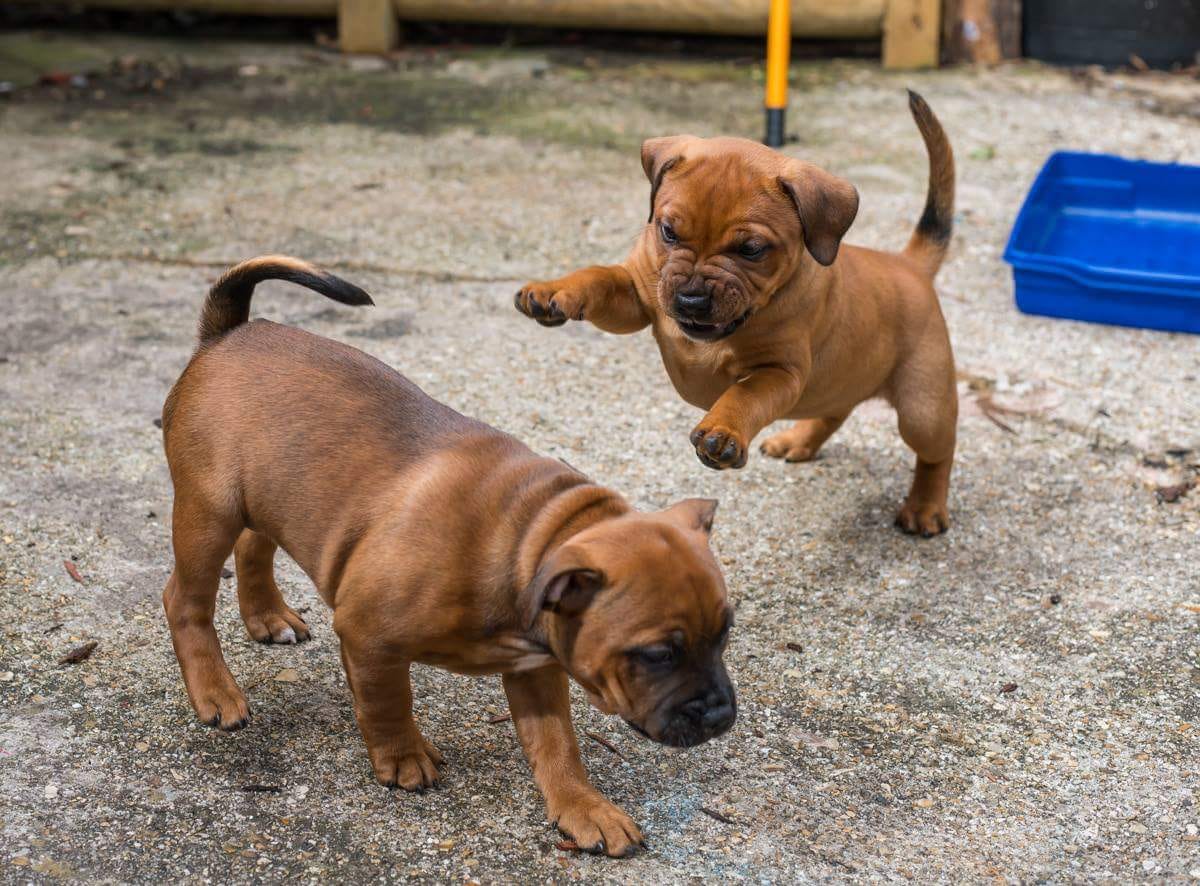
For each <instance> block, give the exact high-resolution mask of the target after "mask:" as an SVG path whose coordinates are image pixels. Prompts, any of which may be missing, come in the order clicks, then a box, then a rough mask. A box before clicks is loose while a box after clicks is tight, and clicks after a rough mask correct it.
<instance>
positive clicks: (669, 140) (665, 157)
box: [642, 135, 693, 222]
mask: <svg viewBox="0 0 1200 886" xmlns="http://www.w3.org/2000/svg"><path fill="white" fill-rule="evenodd" d="M692 137H693V136H690V135H668V136H664V137H663V138H648V139H646V140H645V141H644V142H642V169H644V170H645V171H646V178H648V179H650V217H649V218H648V219H646V221H647V222H651V221H653V220H654V198H655V197H657V196H658V189H659V187H660V186H661V185H662V180H663V176H665V175H666V174H667V172H668V171H669V170H670V169H671V167H672V166H674V165H675V164H676V163H678V162H679V161H680V160H681V159H683V158H682V157H681V156H680V151H681V150H682V148H683V145H684V143H685V142H686V141H688V140H689V139H691V138H692Z"/></svg>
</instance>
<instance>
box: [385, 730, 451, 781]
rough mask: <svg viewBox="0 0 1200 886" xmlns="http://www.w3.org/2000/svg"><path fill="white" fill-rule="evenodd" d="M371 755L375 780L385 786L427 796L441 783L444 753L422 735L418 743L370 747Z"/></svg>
mask: <svg viewBox="0 0 1200 886" xmlns="http://www.w3.org/2000/svg"><path fill="white" fill-rule="evenodd" d="M369 752H370V755H371V766H372V767H373V768H374V769H375V777H376V778H377V779H378V780H379V783H380V784H382V785H383V786H384V787H387V788H404V790H406V791H416V792H417V793H424V792H425V791H426V790H427V789H428V788H436V787H437V786H438V785H439V784H440V782H441V777H440V775H439V773H438V764H439V763H441V762H442V755H441V752H439V751H438V749H437V748H435V747H434V746H433V745H431V744H430V743H429V742H427V741H426V740H425V739H424V738H423V737H422V736H421V735H420V734H418V735H417V736H416V739H415V741H398V742H394V743H389V744H387V745H384V746H382V747H377V748H370V749H369Z"/></svg>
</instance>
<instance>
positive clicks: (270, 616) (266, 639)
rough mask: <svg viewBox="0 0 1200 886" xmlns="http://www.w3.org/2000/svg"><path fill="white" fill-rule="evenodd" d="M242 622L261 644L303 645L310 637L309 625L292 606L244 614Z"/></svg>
mask: <svg viewBox="0 0 1200 886" xmlns="http://www.w3.org/2000/svg"><path fill="white" fill-rule="evenodd" d="M242 621H243V622H245V624H246V630H247V631H249V633H250V636H251V637H253V638H254V639H255V640H257V641H258V642H259V643H287V644H290V643H303V642H304V641H305V640H307V639H309V637H310V634H309V632H308V625H307V624H305V623H304V619H302V618H301V617H300V616H299V615H298V614H297V613H296V612H295V610H293V609H292V608H291V607H290V606H282V607H281V608H279V609H269V610H262V611H259V612H247V613H243V614H242Z"/></svg>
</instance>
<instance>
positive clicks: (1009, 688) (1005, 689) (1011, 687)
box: [1000, 683, 1017, 695]
mask: <svg viewBox="0 0 1200 886" xmlns="http://www.w3.org/2000/svg"><path fill="white" fill-rule="evenodd" d="M1000 691H1001V692H1002V693H1004V694H1005V695H1007V694H1008V693H1010V692H1016V691H1017V684H1016V683H1005V684H1004V685H1003V686H1001V687H1000Z"/></svg>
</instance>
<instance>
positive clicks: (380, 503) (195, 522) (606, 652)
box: [163, 256, 735, 856]
mask: <svg viewBox="0 0 1200 886" xmlns="http://www.w3.org/2000/svg"><path fill="white" fill-rule="evenodd" d="M273 278H274V279H283V280H290V281H292V282H294V283H299V284H300V285H302V286H306V287H308V288H309V289H313V290H316V291H317V292H320V293H322V294H323V295H326V296H328V297H329V298H332V299H334V300H335V301H339V302H342V303H344V304H352V305H363V304H370V303H371V300H370V298H369V297H368V296H367V294H366V293H365V292H363V291H362V290H361V289H359V288H357V287H356V286H352V285H351V284H349V283H347V282H345V281H344V280H340V279H338V278H337V277H335V276H333V275H331V274H328V273H325V272H323V271H321V270H319V269H317V268H315V267H313V266H312V265H308V264H305V263H304V262H301V261H298V260H296V259H292V258H286V257H283V256H265V257H262V258H257V259H253V260H251V261H247V262H244V263H242V264H240V265H238V266H236V267H235V268H233V269H232V270H230V271H229V272H228V273H226V274H225V275H224V276H223V277H222V278H221V279H220V280H219V281H218V282H217V283H216V285H215V286H214V287H213V288H212V291H211V292H210V293H209V295H208V300H207V302H206V303H205V305H204V309H203V313H202V314H201V317H200V341H199V346H198V347H197V349H196V352H195V354H194V356H193V357H192V359H191V362H190V363H189V364H188V366H187V368H186V369H185V370H184V371H183V374H182V375H181V376H180V378H179V380H178V381H177V382H176V383H175V386H174V388H173V389H172V390H171V393H170V395H169V396H168V397H167V401H166V405H165V406H164V407H163V439H164V443H165V447H166V453H167V461H168V462H169V464H170V468H171V479H172V481H173V482H174V486H175V507H174V518H173V524H172V541H173V544H174V550H175V570H174V572H173V573H172V574H171V578H170V580H169V581H168V582H167V586H166V590H165V591H164V592H163V605H164V607H165V608H166V613H167V621H168V623H169V624H170V628H171V640H172V642H173V643H174V646H175V654H176V656H177V657H178V659H179V666H180V669H181V670H182V672H183V679H184V683H185V684H186V685H187V692H188V696H189V698H190V699H191V702H192V706H193V707H194V708H195V710H196V713H197V714H198V715H199V717H200V719H201V720H203V721H204V722H206V723H208V724H210V725H212V726H217V727H220V728H221V729H230V730H231V729H239V728H241V727H242V726H245V725H246V724H247V723H248V722H249V719H250V708H249V706H248V705H247V703H246V699H245V698H244V696H243V695H242V692H241V690H240V689H239V688H238V686H237V683H236V682H235V681H234V678H233V675H232V674H230V672H229V669H228V667H226V665H225V660H224V658H223V657H222V655H221V648H220V645H219V643H218V641H217V634H216V632H215V630H214V629H213V610H214V607H215V602H216V597H217V586H218V583H219V579H220V573H221V566H222V564H223V563H224V561H225V559H226V558H227V557H228V556H229V554H230V552H231V551H232V552H233V553H234V556H235V558H236V562H237V592H238V603H239V607H240V609H241V613H242V618H243V620H244V621H245V624H246V629H247V630H248V631H249V632H250V635H251V636H252V637H254V639H256V640H261V641H263V642H283V643H291V642H296V641H299V640H305V639H307V638H308V627H307V625H306V624H305V623H304V620H303V619H301V618H300V616H299V615H297V614H296V612H295V611H293V610H292V609H290V608H289V607H288V606H287V604H286V603H285V602H284V600H283V597H282V596H281V595H280V592H279V589H278V587H276V584H275V580H274V576H273V566H272V564H273V558H274V556H275V550H276V547H277V546H278V547H282V548H283V549H284V550H285V551H286V552H287V553H288V554H289V555H290V556H291V557H292V558H293V559H294V560H295V561H296V562H297V563H298V564H299V565H300V567H301V568H302V569H303V570H304V571H305V573H306V574H307V575H308V576H309V577H310V578H311V579H312V580H313V582H314V583H315V584H316V586H317V589H318V590H319V591H320V594H321V596H322V597H323V598H324V600H325V601H326V602H327V603H328V604H329V605H330V606H331V607H333V624H334V630H335V632H336V633H337V635H338V639H339V640H340V641H341V655H342V663H343V665H344V666H345V669H346V677H347V679H348V682H349V684H350V688H351V691H352V693H353V696H354V711H355V714H356V716H357V718H358V724H359V727H360V729H361V731H362V735H363V739H364V740H365V741H366V744H367V752H368V754H369V755H370V759H371V765H372V766H373V767H374V770H375V775H376V777H377V778H378V779H379V781H381V782H383V783H384V784H386V785H388V786H396V785H399V786H400V787H403V788H405V789H407V790H422V789H424V788H427V787H430V786H432V785H434V784H436V783H437V779H438V764H439V763H441V760H442V757H441V754H439V753H438V751H437V749H436V748H434V746H433V745H431V744H430V743H429V742H428V741H426V740H425V738H424V737H423V736H422V735H421V733H420V731H419V730H418V729H417V724H416V722H415V721H414V719H413V711H412V691H411V688H410V684H409V665H410V664H411V663H413V662H423V663H426V664H433V665H437V666H439V667H443V668H446V669H448V670H451V671H456V672H459V673H464V674H495V673H498V674H501V675H502V679H503V682H504V689H505V692H506V693H507V695H508V701H509V708H510V710H511V712H512V718H513V722H514V723H515V724H516V729H517V734H518V736H519V737H520V740H521V743H522V745H523V747H524V750H525V754H526V756H527V757H528V759H529V763H530V765H531V767H532V769H533V775H534V778H535V779H536V781H537V784H538V787H539V788H540V789H541V791H542V794H543V795H544V797H545V799H546V808H547V812H548V814H549V817H550V819H551V820H553V821H554V822H556V823H557V825H558V827H559V828H560V829H561V830H563V831H564V832H566V833H567V834H569V835H570V836H571V837H573V838H574V839H575V840H576V841H577V842H578V843H579V845H580V846H582V847H584V848H588V849H591V850H593V851H596V852H607V853H608V854H609V855H614V856H615V855H627V854H630V853H632V852H634V851H635V849H636V847H637V846H638V845H639V844H640V842H641V839H642V835H641V832H640V831H639V830H638V827H637V825H635V824H634V823H633V821H632V820H630V818H629V817H628V816H627V815H626V814H625V813H624V812H622V811H621V810H620V809H618V808H617V807H616V806H614V805H613V804H612V803H610V802H609V801H608V800H606V799H605V798H604V797H603V796H602V795H601V794H600V793H599V792H598V791H597V790H596V789H595V788H593V787H592V786H591V784H589V782H588V780H587V775H586V774H585V772H584V769H583V764H582V762H581V761H580V758H579V749H578V746H577V745H576V741H575V733H574V731H573V729H572V726H571V717H570V710H569V702H568V687H567V677H568V675H570V676H571V677H573V678H574V679H575V680H576V681H577V682H578V683H579V685H580V686H582V687H583V689H584V690H585V691H586V693H587V696H588V698H589V699H590V700H591V702H592V704H594V705H595V706H596V707H597V708H599V709H600V710H602V711H604V712H606V713H613V714H617V715H619V716H621V717H622V718H624V719H625V720H626V721H627V722H628V723H629V725H630V726H632V727H633V728H634V729H635V730H636V731H637V732H638V733H639V734H641V735H643V736H646V737H648V738H650V739H653V740H654V741H657V742H661V743H663V744H668V745H675V746H680V747H686V746H690V745H695V744H699V743H700V742H703V741H706V740H707V739H710V738H712V737H714V736H717V735H720V734H721V733H723V732H725V731H726V730H727V729H729V727H730V725H731V724H732V723H733V721H734V717H735V701H734V691H733V687H732V685H731V684H730V681H729V676H728V674H727V673H726V671H725V666H724V664H723V662H722V660H721V657H722V654H723V652H724V649H725V643H726V638H727V635H728V631H729V628H730V625H731V624H732V621H733V614H732V609H731V607H730V605H729V603H728V601H727V599H726V592H725V584H724V580H723V578H722V575H721V570H720V568H719V567H718V566H717V563H716V561H715V559H714V557H713V555H712V552H711V551H710V550H709V545H708V534H709V532H710V530H711V527H712V518H713V512H714V510H715V508H716V502H714V501H711V500H702V499H688V500H685V501H682V502H680V503H679V504H677V505H675V506H673V507H671V508H668V509H667V510H665V511H661V512H658V513H639V512H637V511H635V510H633V509H632V508H631V507H630V506H629V504H627V503H626V501H625V500H624V499H623V498H622V497H621V496H620V495H618V494H617V493H616V492H613V491H612V490H610V489H606V488H604V487H602V486H598V485H596V484H595V483H592V482H591V481H589V480H588V479H587V478H586V477H584V476H583V475H581V474H579V473H578V472H576V471H574V470H573V469H571V468H570V467H568V466H567V465H565V464H564V463H562V462H561V461H558V460H557V459H553V458H542V457H539V456H538V455H536V454H534V453H533V452H531V451H530V450H529V449H528V448H527V447H525V446H524V445H522V444H521V443H520V442H519V441H517V440H515V439H514V438H512V437H510V436H508V435H507V434H503V433H501V432H499V431H497V430H495V429H493V428H491V427H488V426H487V425H484V424H482V423H480V422H478V421H474V420H472V419H469V418H466V417H464V416H462V415H459V414H458V413H457V412H455V411H453V410H452V409H449V408H448V407H446V406H443V405H442V404H440V403H438V402H436V401H434V400H432V399H430V398H429V397H427V396H426V395H425V394H424V393H422V392H421V391H420V390H419V389H418V388H417V387H416V386H415V385H413V384H412V383H411V382H409V381H408V380H407V379H405V378H404V377H403V376H401V375H400V374H398V373H397V372H395V371H393V370H392V369H390V368H388V367H387V366H385V365H384V364H382V363H380V362H379V361H378V360H375V359H373V358H372V357H369V356H367V355H366V354H364V353H362V352H361V351H358V350H355V349H354V348H351V347H347V346H346V345H343V344H339V343H337V342H333V341H330V340H328V339H324V338H320V337H318V336H315V335H310V334H309V333H307V332H302V331H300V330H298V329H293V328H290V327H287V326H279V325H276V324H275V323H270V322H267V321H263V320H258V321H255V322H253V323H248V322H247V319H248V316H249V306H250V297H251V293H252V292H253V290H254V287H255V285H256V284H257V283H259V282H261V281H263V280H267V279H273Z"/></svg>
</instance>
